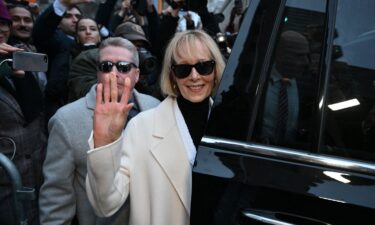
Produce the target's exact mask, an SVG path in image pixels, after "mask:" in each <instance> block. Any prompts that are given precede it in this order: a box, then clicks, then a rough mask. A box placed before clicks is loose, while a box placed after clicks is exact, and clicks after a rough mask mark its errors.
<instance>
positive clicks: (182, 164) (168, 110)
mask: <svg viewBox="0 0 375 225" xmlns="http://www.w3.org/2000/svg"><path fill="white" fill-rule="evenodd" d="M173 101H174V99H173V98H172V97H168V98H167V99H165V100H164V101H163V102H162V103H160V105H159V107H157V108H156V109H155V114H154V115H155V118H154V121H155V123H154V127H153V136H154V137H156V138H158V139H160V141H157V142H156V144H155V145H154V146H152V147H151V153H152V155H153V156H154V158H155V160H156V161H158V163H159V165H160V166H161V167H162V168H163V170H164V172H165V174H166V176H167V177H168V179H169V181H170V182H171V184H172V185H173V187H174V189H175V190H176V192H177V193H178V196H179V198H180V200H181V202H182V204H183V205H184V207H185V209H186V211H187V213H188V215H190V201H191V184H192V181H191V169H190V164H189V161H188V159H187V153H186V150H185V147H184V144H183V141H182V138H181V136H180V133H179V130H178V127H177V123H176V119H175V118H176V117H175V115H174V111H173ZM176 168H178V169H176ZM181 171H183V174H182V173H181Z"/></svg>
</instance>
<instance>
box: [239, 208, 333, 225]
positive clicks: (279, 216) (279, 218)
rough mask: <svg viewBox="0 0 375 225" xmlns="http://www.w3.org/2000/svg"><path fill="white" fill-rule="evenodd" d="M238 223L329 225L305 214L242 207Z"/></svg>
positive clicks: (242, 224)
mask: <svg viewBox="0 0 375 225" xmlns="http://www.w3.org/2000/svg"><path fill="white" fill-rule="evenodd" d="M238 222H239V223H238V224H239V225H249V224H271V225H295V224H311V225H315V224H316V225H329V223H325V222H322V221H320V220H317V219H312V218H308V217H305V216H299V215H294V214H291V213H284V212H272V211H266V210H258V209H244V210H242V211H241V213H240V215H239V220H238Z"/></svg>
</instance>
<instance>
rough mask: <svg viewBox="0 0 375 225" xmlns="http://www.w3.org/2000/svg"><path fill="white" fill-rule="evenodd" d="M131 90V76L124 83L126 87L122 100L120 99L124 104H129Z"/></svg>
mask: <svg viewBox="0 0 375 225" xmlns="http://www.w3.org/2000/svg"><path fill="white" fill-rule="evenodd" d="M131 90H132V84H131V80H130V78H129V77H126V78H125V83H124V89H123V92H122V95H121V100H120V102H121V104H124V105H126V104H128V102H129V98H130V94H131Z"/></svg>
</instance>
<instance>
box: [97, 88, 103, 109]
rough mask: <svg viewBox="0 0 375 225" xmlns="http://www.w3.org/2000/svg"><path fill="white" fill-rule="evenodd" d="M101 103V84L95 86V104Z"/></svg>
mask: <svg viewBox="0 0 375 225" xmlns="http://www.w3.org/2000/svg"><path fill="white" fill-rule="evenodd" d="M102 103H103V84H98V85H97V86H96V105H99V104H102Z"/></svg>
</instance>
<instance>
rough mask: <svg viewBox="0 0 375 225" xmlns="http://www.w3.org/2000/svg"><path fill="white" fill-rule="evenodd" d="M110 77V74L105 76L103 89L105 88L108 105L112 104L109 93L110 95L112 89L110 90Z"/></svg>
mask: <svg viewBox="0 0 375 225" xmlns="http://www.w3.org/2000/svg"><path fill="white" fill-rule="evenodd" d="M109 79H110V78H109V75H108V74H104V85H103V88H104V95H103V96H104V103H107V102H110V99H109V93H110V89H109Z"/></svg>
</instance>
